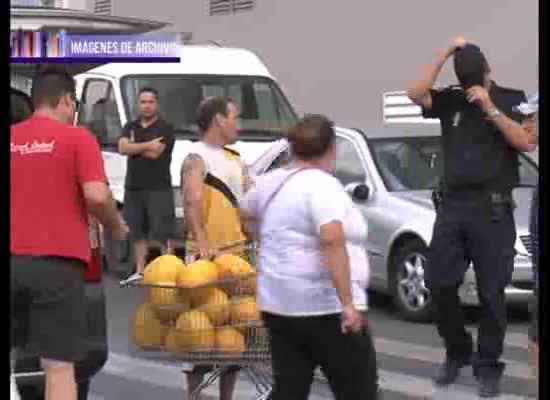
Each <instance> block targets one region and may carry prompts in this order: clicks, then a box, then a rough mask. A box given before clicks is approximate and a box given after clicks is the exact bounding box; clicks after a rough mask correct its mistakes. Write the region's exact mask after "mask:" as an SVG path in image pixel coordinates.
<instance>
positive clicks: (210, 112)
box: [197, 96, 233, 132]
mask: <svg viewBox="0 0 550 400" xmlns="http://www.w3.org/2000/svg"><path fill="white" fill-rule="evenodd" d="M231 103H233V100H231V99H230V98H229V97H225V96H216V97H209V98H208V99H206V100H204V101H203V102H202V103H201V104H200V105H199V108H198V109H197V125H198V126H199V129H200V130H201V132H206V131H207V130H208V128H210V125H212V120H213V119H214V117H215V116H216V115H218V114H221V115H223V116H224V117H227V107H228V106H229V104H231Z"/></svg>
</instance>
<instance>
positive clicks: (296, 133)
mask: <svg viewBox="0 0 550 400" xmlns="http://www.w3.org/2000/svg"><path fill="white" fill-rule="evenodd" d="M335 139H336V133H335V132H334V123H333V122H332V121H331V120H330V119H328V118H327V117H325V116H324V115H320V114H309V115H306V116H304V117H303V118H302V119H300V120H299V121H298V123H297V124H296V125H295V126H294V127H293V128H292V129H290V131H289V133H288V142H289V143H290V149H291V152H292V154H293V155H295V156H296V157H298V158H299V159H302V160H313V159H316V158H319V157H322V156H323V155H325V154H326V152H327V151H328V150H329V147H330V145H331V144H332V143H334V140H335Z"/></svg>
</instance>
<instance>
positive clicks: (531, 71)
mask: <svg viewBox="0 0 550 400" xmlns="http://www.w3.org/2000/svg"><path fill="white" fill-rule="evenodd" d="M112 15H117V16H132V17H143V18H150V19H158V20H163V21H167V22H170V23H172V24H173V26H172V27H170V30H171V31H185V32H193V38H194V39H195V40H208V39H214V40H219V41H221V42H222V43H224V44H227V45H233V46H239V47H246V48H249V49H252V50H254V51H255V52H256V53H257V54H258V55H259V56H260V57H261V58H262V59H263V60H264V62H266V64H267V65H268V67H269V69H270V70H271V72H272V73H273V74H274V75H275V76H276V77H277V78H278V80H279V81H280V82H281V84H282V86H283V89H284V90H285V92H286V93H287V95H288V96H289V97H290V99H291V101H292V102H293V103H294V104H295V106H297V108H298V110H299V111H300V112H322V113H326V114H327V115H329V116H330V117H332V118H333V119H335V120H336V121H338V122H339V123H341V124H344V125H347V126H357V127H365V126H368V124H369V122H370V121H376V122H380V121H381V119H382V93H383V92H384V91H391V90H402V89H404V88H405V87H406V84H407V82H408V81H409V80H410V79H412V78H414V77H416V76H417V74H418V71H419V66H420V64H421V63H423V62H428V61H430V60H431V58H432V56H433V54H434V51H435V50H436V49H437V48H440V47H442V46H446V45H447V44H448V43H449V42H450V40H451V38H452V37H453V36H454V35H455V34H458V33H459V34H463V35H465V36H466V37H467V38H469V39H471V40H472V41H474V42H476V43H477V44H479V45H480V46H481V47H482V49H483V50H484V51H485V53H486V54H487V57H488V59H489V62H490V63H491V65H492V67H493V72H494V74H493V75H494V78H495V79H496V80H497V81H498V82H499V83H500V84H502V85H505V86H512V87H517V88H523V89H525V90H527V91H528V92H531V91H533V90H535V89H536V87H537V84H538V80H537V76H538V2H537V1H535V0H522V1H518V0H499V1H496V0H492V1H477V0H461V1H450V0H424V1H405V0H400V1H399V0H386V1H383V2H371V1H357V0H340V1H338V2H335V1H320V0H299V1H297V0H256V1H255V8H254V10H252V11H245V12H242V13H239V14H236V15H224V16H215V17H213V16H210V15H209V1H207V0H187V1H185V0H180V1H174V0H155V1H151V2H138V1H135V0H112ZM452 81H453V73H452V68H449V67H448V66H447V67H446V68H445V69H444V71H443V74H442V77H441V79H440V81H439V82H440V83H441V84H445V83H450V82H452Z"/></svg>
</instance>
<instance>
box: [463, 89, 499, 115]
mask: <svg viewBox="0 0 550 400" xmlns="http://www.w3.org/2000/svg"><path fill="white" fill-rule="evenodd" d="M466 99H467V100H468V101H469V102H470V103H476V104H477V105H479V107H480V108H481V109H482V110H483V112H486V113H487V112H489V110H490V109H492V108H494V105H493V102H492V101H491V97H489V92H488V91H487V89H485V88H484V87H481V86H472V87H471V88H470V89H468V90H467V91H466Z"/></svg>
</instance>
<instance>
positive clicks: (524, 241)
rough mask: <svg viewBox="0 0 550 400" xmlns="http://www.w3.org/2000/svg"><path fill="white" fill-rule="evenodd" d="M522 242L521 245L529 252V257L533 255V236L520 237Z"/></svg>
mask: <svg viewBox="0 0 550 400" xmlns="http://www.w3.org/2000/svg"><path fill="white" fill-rule="evenodd" d="M519 238H520V240H521V243H522V244H523V246H524V247H525V249H526V250H527V253H528V254H529V255H531V254H533V241H532V240H531V235H525V236H520V237H519Z"/></svg>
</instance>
